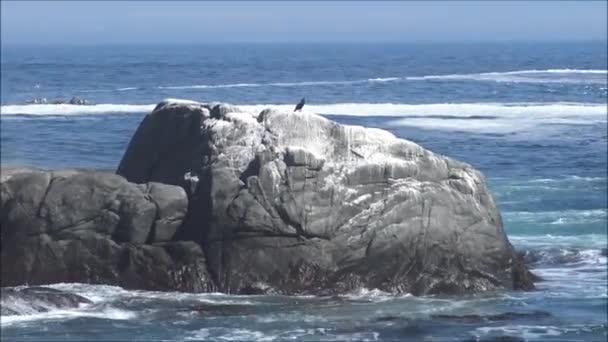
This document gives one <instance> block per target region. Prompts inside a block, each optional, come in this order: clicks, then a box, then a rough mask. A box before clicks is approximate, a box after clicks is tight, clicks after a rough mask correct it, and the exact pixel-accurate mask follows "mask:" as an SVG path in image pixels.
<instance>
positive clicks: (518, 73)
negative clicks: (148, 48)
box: [79, 69, 608, 93]
mask: <svg viewBox="0 0 608 342" xmlns="http://www.w3.org/2000/svg"><path fill="white" fill-rule="evenodd" d="M607 77H608V71H607V70H599V69H546V70H515V71H505V72H485V73H470V74H440V75H423V76H392V77H375V78H366V79H357V80H320V81H302V82H266V83H264V82H262V83H245V82H240V83H226V84H193V85H161V86H157V87H156V89H164V90H185V89H222V88H260V87H287V88H290V87H314V86H332V85H354V84H368V83H391V82H407V81H482V82H483V81H492V82H511V83H586V84H606V83H608V81H607ZM142 89H145V88H143V87H121V88H116V89H86V90H79V92H81V93H107V92H123V91H133V90H142ZM602 89H603V90H605V88H602Z"/></svg>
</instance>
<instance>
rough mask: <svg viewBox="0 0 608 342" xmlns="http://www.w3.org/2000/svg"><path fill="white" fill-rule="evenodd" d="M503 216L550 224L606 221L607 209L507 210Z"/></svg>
mask: <svg viewBox="0 0 608 342" xmlns="http://www.w3.org/2000/svg"><path fill="white" fill-rule="evenodd" d="M502 215H503V217H504V218H505V219H506V220H508V221H510V222H537V223H550V224H589V223H594V222H606V218H607V217H608V210H607V209H591V210H573V209H570V210H560V211H506V212H503V214H502Z"/></svg>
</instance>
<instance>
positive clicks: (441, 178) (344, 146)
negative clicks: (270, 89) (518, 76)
mask: <svg viewBox="0 0 608 342" xmlns="http://www.w3.org/2000/svg"><path fill="white" fill-rule="evenodd" d="M117 172H118V174H120V175H122V176H124V177H125V178H126V179H128V180H129V181H132V182H137V183H143V182H160V183H167V184H173V185H180V186H183V187H184V188H185V189H186V192H187V193H188V196H189V209H188V215H187V218H186V220H185V223H184V225H183V226H182V227H181V228H180V229H179V231H178V232H177V238H179V239H183V240H192V241H196V242H198V243H200V244H201V245H202V246H203V250H204V252H205V255H206V262H207V267H208V269H209V271H210V273H211V274H212V275H213V279H214V282H215V285H216V286H217V287H218V288H219V289H220V290H221V291H227V292H237V293H238V292H247V293H260V292H278V293H285V294H293V293H315V294H325V293H341V292H345V291H350V290H353V289H356V288H359V287H367V288H378V289H381V290H385V291H389V292H410V293H414V294H434V293H444V294H462V293H469V292H478V291H485V290H493V289H531V288H533V284H532V279H533V278H532V275H531V274H530V273H529V272H528V271H527V269H526V268H525V266H524V264H523V261H522V259H521V258H519V257H517V256H516V254H515V253H514V250H513V248H512V246H511V244H510V243H509V241H508V239H507V237H506V235H505V233H504V230H503V227H502V220H501V218H500V215H499V213H498V210H497V208H496V205H495V203H494V200H493V199H492V196H491V195H490V193H489V192H488V189H487V187H486V185H485V180H484V178H483V176H482V175H481V174H480V173H479V172H478V171H477V170H475V169H473V168H472V167H471V166H470V165H468V164H465V163H462V162H459V161H456V160H453V159H450V158H447V157H444V156H441V155H438V154H434V153H432V152H430V151H428V150H425V149H424V148H422V147H420V146H419V145H417V144H415V143H412V142H410V141H407V140H402V139H398V138H396V137H394V136H393V135H392V134H391V133H389V132H386V131H383V130H379V129H371V128H364V127H357V126H345V125H340V124H337V123H335V122H332V121H330V120H327V119H325V118H323V117H320V116H318V115H315V114H312V113H299V112H298V113H291V112H279V111H275V110H271V109H269V110H265V111H263V112H262V113H260V114H259V115H258V114H256V113H245V112H240V111H239V110H238V109H237V108H235V107H232V106H228V105H222V104H212V105H210V104H202V103H196V102H184V101H180V102H175V101H165V102H162V103H160V104H159V105H158V106H157V107H156V109H155V110H154V111H153V112H152V113H151V114H150V115H148V116H147V117H146V118H145V119H144V121H143V122H142V124H141V125H140V127H139V128H138V130H137V132H136V134H135V136H134V137H133V139H132V141H131V143H130V145H129V148H128V150H127V152H126V153H125V155H124V157H123V159H122V161H121V163H120V166H119V168H118V171H117ZM40 182H42V183H44V181H43V180H40ZM32 184H34V183H32ZM32 186H33V185H32ZM138 212H140V211H139V210H138ZM141 219H142V220H145V218H141ZM133 225H135V224H131V226H133ZM121 231H125V230H124V229H123V230H121ZM127 231H133V233H130V234H131V235H129V234H127V235H124V236H126V237H125V238H138V237H139V236H140V235H138V234H139V233H138V232H139V230H133V229H131V230H127ZM123 234H126V233H123ZM120 236H123V235H120Z"/></svg>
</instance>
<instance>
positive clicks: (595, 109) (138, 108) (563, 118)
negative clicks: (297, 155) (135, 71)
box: [0, 102, 608, 134]
mask: <svg viewBox="0 0 608 342" xmlns="http://www.w3.org/2000/svg"><path fill="white" fill-rule="evenodd" d="M155 106H156V104H148V105H133V104H97V105H90V106H89V105H87V106H82V105H70V104H27V105H4V106H2V107H1V108H0V113H1V115H2V116H3V117H7V116H11V115H12V116H15V115H29V116H71V115H91V114H93V115H95V114H96V115H100V114H113V113H119V114H120V113H122V114H129V113H147V112H150V111H152V110H153V109H154V107H155ZM238 106H239V107H240V108H241V109H243V110H245V111H249V112H253V113H259V112H261V111H262V110H263V109H266V108H269V107H274V108H277V109H281V110H285V111H293V105H292V104H280V105H276V104H274V105H273V104H255V105H238ZM305 109H306V111H309V112H314V113H319V114H323V115H328V116H331V115H348V116H387V117H392V119H390V120H389V121H387V122H386V123H387V124H388V125H392V126H409V127H419V128H427V129H440V130H448V131H453V130H457V131H468V132H480V133H484V132H486V133H513V132H525V131H527V132H532V133H534V134H542V132H544V131H546V130H553V129H555V127H556V126H555V125H559V126H560V127H564V125H589V124H598V123H600V124H603V123H605V122H606V119H607V113H608V110H607V107H606V105H605V104H598V103H572V102H557V103H430V104H404V103H335V104H309V105H307V106H306V108H305Z"/></svg>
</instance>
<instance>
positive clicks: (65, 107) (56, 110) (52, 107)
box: [0, 103, 156, 116]
mask: <svg viewBox="0 0 608 342" xmlns="http://www.w3.org/2000/svg"><path fill="white" fill-rule="evenodd" d="M155 106H156V104H150V105H133V104H111V103H106V104H96V105H72V104H26V105H4V106H2V107H1V108H0V115H2V116H5V115H41V116H45V115H85V114H108V113H145V112H150V111H152V110H153V109H154V107H155Z"/></svg>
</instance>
